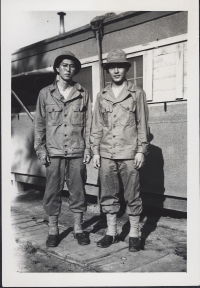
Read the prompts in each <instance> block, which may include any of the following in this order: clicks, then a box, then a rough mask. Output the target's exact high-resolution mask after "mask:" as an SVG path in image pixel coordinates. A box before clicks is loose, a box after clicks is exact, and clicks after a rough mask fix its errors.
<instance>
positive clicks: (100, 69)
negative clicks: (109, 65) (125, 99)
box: [96, 30, 104, 89]
mask: <svg viewBox="0 0 200 288" xmlns="http://www.w3.org/2000/svg"><path fill="white" fill-rule="evenodd" d="M96 36H97V50H98V58H99V75H100V88H101V89H103V88H104V80H103V70H102V67H101V65H102V54H101V43H100V30H97V31H96Z"/></svg>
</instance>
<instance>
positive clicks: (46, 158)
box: [40, 155, 51, 165]
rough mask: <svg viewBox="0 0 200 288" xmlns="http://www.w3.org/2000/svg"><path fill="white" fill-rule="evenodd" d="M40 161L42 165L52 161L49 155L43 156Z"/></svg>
mask: <svg viewBox="0 0 200 288" xmlns="http://www.w3.org/2000/svg"><path fill="white" fill-rule="evenodd" d="M40 162H41V164H42V165H49V163H51V161H50V158H49V156H48V155H47V156H43V157H41V158H40Z"/></svg>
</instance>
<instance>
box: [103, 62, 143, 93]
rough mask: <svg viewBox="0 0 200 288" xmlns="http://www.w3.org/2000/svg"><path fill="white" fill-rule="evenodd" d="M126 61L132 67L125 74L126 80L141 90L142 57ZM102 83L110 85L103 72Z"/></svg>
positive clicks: (105, 73)
mask: <svg viewBox="0 0 200 288" xmlns="http://www.w3.org/2000/svg"><path fill="white" fill-rule="evenodd" d="M128 61H129V62H130V63H131V64H132V65H131V67H130V69H129V71H128V72H127V74H126V78H127V80H129V81H131V82H132V83H134V84H135V85H137V86H139V87H141V88H143V56H138V57H133V58H128ZM104 81H105V85H108V84H109V83H110V76H109V74H108V73H107V72H106V71H105V70H104Z"/></svg>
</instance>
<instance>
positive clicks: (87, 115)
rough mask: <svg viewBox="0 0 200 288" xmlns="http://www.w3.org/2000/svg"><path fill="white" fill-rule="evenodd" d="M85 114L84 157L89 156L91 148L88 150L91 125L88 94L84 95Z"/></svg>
mask: <svg viewBox="0 0 200 288" xmlns="http://www.w3.org/2000/svg"><path fill="white" fill-rule="evenodd" d="M86 95H87V98H86V101H87V103H86V106H87V109H86V112H85V143H86V147H85V151H84V155H90V154H91V148H90V130H91V124H92V107H91V100H90V95H89V93H87V94H86Z"/></svg>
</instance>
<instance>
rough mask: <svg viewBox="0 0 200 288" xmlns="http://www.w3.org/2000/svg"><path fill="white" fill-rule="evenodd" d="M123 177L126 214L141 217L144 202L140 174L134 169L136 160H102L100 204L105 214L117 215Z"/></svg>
mask: <svg viewBox="0 0 200 288" xmlns="http://www.w3.org/2000/svg"><path fill="white" fill-rule="evenodd" d="M119 177H121V180H122V183H123V188H124V199H125V202H126V213H127V214H129V215H135V216H136V215H140V213H141V212H142V200H141V198H140V181H139V172H138V170H137V169H135V168H134V160H133V159H131V160H112V159H108V158H101V167H100V181H101V193H100V204H101V206H102V211H103V212H104V213H111V214H112V213H117V212H118V211H119V210H120V203H119V192H120V181H119Z"/></svg>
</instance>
